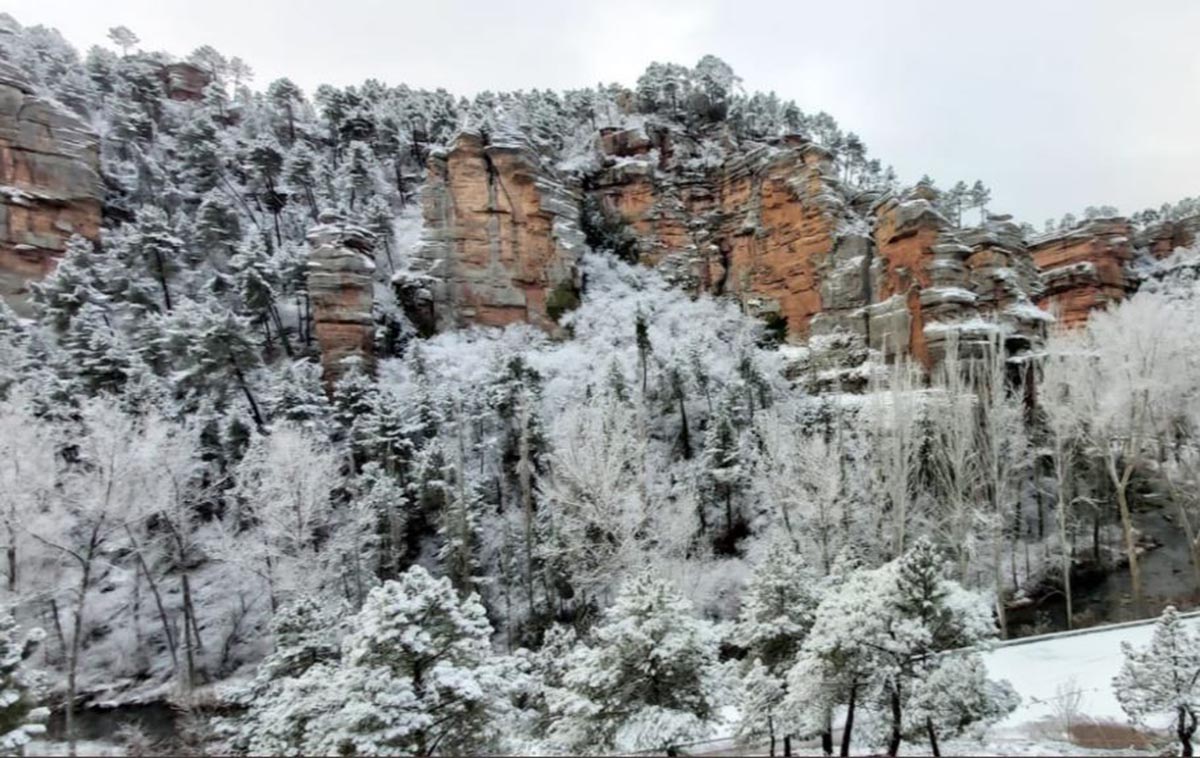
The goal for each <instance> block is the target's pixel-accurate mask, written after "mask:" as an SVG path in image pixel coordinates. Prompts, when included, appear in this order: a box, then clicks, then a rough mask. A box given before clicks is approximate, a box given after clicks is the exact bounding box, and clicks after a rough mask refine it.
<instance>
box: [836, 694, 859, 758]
mask: <svg viewBox="0 0 1200 758" xmlns="http://www.w3.org/2000/svg"><path fill="white" fill-rule="evenodd" d="M857 699H858V685H857V684H856V685H853V686H852V687H850V702H849V703H847V705H846V723H845V724H843V725H842V751H841V753H839V755H841V756H842V758H846V756H848V755H850V739H851V735H852V734H853V732H854V706H855V702H856V701H857Z"/></svg>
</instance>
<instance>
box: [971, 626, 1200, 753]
mask: <svg viewBox="0 0 1200 758" xmlns="http://www.w3.org/2000/svg"><path fill="white" fill-rule="evenodd" d="M1180 616H1181V618H1183V619H1184V623H1185V624H1186V625H1187V627H1188V628H1189V629H1190V630H1192V631H1196V630H1197V629H1198V628H1200V613H1186V614H1180ZM1153 633H1154V621H1153V620H1151V621H1137V622H1131V623H1128V624H1114V625H1112V626H1107V627H1104V628H1101V629H1095V630H1090V629H1082V630H1078V631H1074V632H1060V633H1058V634H1049V635H1044V636H1041V637H1035V638H1026V639H1021V640H1014V641H1012V642H1010V643H1007V644H1004V645H1003V646H1000V647H997V648H996V649H995V650H992V651H991V652H989V653H986V654H985V655H984V660H985V661H986V662H987V667H988V671H989V673H990V674H991V676H992V677H993V678H996V679H1007V680H1008V681H1009V682H1010V683H1012V685H1013V687H1015V688H1016V690H1017V692H1018V693H1019V694H1020V695H1021V705H1020V706H1019V707H1018V708H1017V710H1016V711H1014V712H1013V713H1012V714H1011V715H1010V716H1009V717H1008V718H1007V719H1005V720H1004V721H1003V722H1001V723H1000V724H997V725H996V727H995V728H994V730H993V731H995V732H997V733H1002V732H1014V731H1016V732H1020V731H1027V728H1028V727H1029V726H1030V725H1031V724H1036V723H1038V722H1039V721H1044V720H1046V719H1048V718H1053V717H1054V716H1055V714H1056V708H1057V706H1058V703H1059V702H1060V701H1061V700H1062V699H1063V696H1064V694H1065V691H1066V690H1067V689H1077V690H1078V692H1079V707H1078V713H1079V715H1080V716H1083V717H1087V718H1090V719H1096V720H1112V721H1119V722H1122V723H1123V722H1124V721H1125V720H1126V719H1125V713H1124V712H1123V711H1122V710H1121V706H1120V704H1119V703H1118V702H1117V698H1116V696H1115V695H1114V694H1113V689H1112V680H1113V677H1114V676H1116V675H1117V671H1118V670H1119V669H1120V667H1121V661H1122V656H1121V643H1122V642H1129V643H1131V644H1132V645H1134V646H1135V647H1143V646H1145V645H1147V644H1148V643H1149V642H1150V637H1151V636H1152V635H1153Z"/></svg>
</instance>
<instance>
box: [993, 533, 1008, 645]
mask: <svg viewBox="0 0 1200 758" xmlns="http://www.w3.org/2000/svg"><path fill="white" fill-rule="evenodd" d="M1001 539H1003V537H1002V536H1001V535H1000V533H999V531H998V530H997V533H996V538H995V545H996V560H995V563H996V565H995V583H996V625H997V626H998V627H999V629H1000V639H1002V640H1003V639H1008V614H1007V612H1006V611H1005V609H1004V567H1003V566H1002V565H1001V564H1000V556H1001V548H1000V540H1001Z"/></svg>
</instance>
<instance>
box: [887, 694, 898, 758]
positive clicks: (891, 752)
mask: <svg viewBox="0 0 1200 758" xmlns="http://www.w3.org/2000/svg"><path fill="white" fill-rule="evenodd" d="M888 700H889V701H890V703H891V708H892V736H891V738H889V739H888V749H887V754H888V758H896V755H897V754H899V752H900V740H901V734H900V720H901V713H900V690H899V689H898V688H895V687H893V689H892V692H891V694H890V695H889V697H888Z"/></svg>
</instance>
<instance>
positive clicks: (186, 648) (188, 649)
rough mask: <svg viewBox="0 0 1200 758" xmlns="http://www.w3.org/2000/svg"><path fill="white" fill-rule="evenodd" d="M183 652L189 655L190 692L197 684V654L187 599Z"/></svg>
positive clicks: (188, 683) (184, 610)
mask: <svg viewBox="0 0 1200 758" xmlns="http://www.w3.org/2000/svg"><path fill="white" fill-rule="evenodd" d="M183 652H184V655H185V656H186V657H187V688H188V691H189V692H190V691H191V690H192V688H193V687H195V686H196V655H195V650H194V649H193V647H192V625H191V623H190V621H189V620H188V607H187V601H186V600H185V601H184V605H183Z"/></svg>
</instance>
